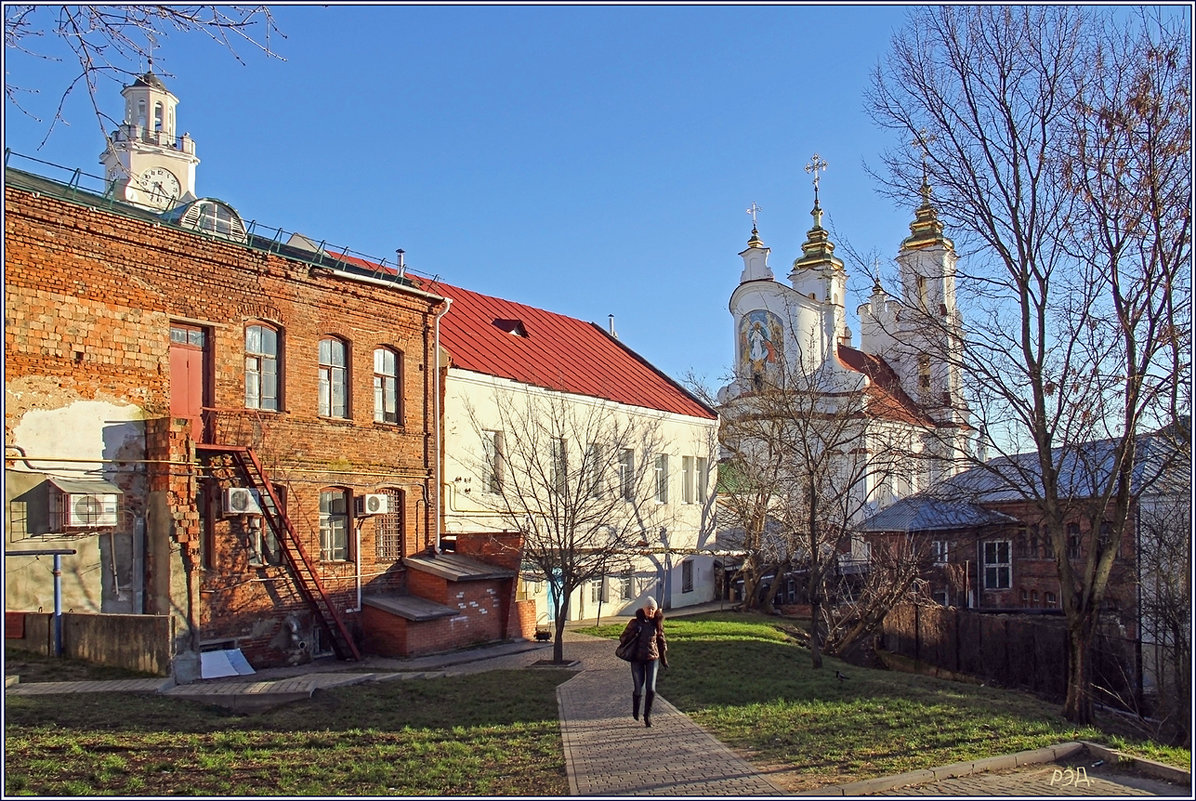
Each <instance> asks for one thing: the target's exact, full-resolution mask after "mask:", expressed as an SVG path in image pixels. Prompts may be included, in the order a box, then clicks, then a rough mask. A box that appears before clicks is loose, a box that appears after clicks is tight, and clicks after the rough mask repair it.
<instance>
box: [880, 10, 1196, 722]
mask: <svg viewBox="0 0 1196 801" xmlns="http://www.w3.org/2000/svg"><path fill="white" fill-rule="evenodd" d="M1179 16H1182V15H1170V16H1169V15H1167V13H1166V12H1165V11H1162V12H1160V11H1159V10H1158V9H1156V10H1155V12H1150V11H1146V10H1139V11H1132V10H1128V9H1113V10H1111V11H1104V10H1095V9H1092V8H1082V7H1076V6H1024V7H1010V6H969V7H963V6H935V7H928V8H924V9H919V10H916V11H914V12H911V16H910V19H909V22H908V25H907V26H906V28H905V29H904V30H903V31H902V32H901V34H900V35H898V36H896V37H894V39H893V43H892V49H891V52H890V54H889V56H888V57H887V59H886V61H885V62H884V63H882V64H881V65H880V66H879V67H878V68H877V70H876V73H875V79H874V83H873V88H872V90H871V92H870V95H869V98H868V102H869V106H870V109H871V112H872V114H873V117H874V119H875V120H877V122H878V123H879V124H881V125H882V126H885V127H888V128H890V129H893V130H895V131H897V132H899V133H900V135H901V137H902V139H903V140H904V141H906V142H909V141H911V140H913V141H916V142H917V143H918V144H919V146H920V147H919V149H918V150H917V151H916V152H915V151H913V150H911V149H908V148H902V149H895V150H894V151H893V152H892V153H890V154H888V155H887V156H886V158H885V162H886V166H887V167H888V172H889V175H888V176H887V177H885V178H883V179H882V181H883V182H884V183H885V185H886V186H887V188H888V190H889V191H890V192H892V193H893V195H894V196H901V197H906V198H908V197H910V196H912V195H913V193H914V192H916V191H918V187H919V186H925V185H932V186H933V187H934V193H935V195H934V196H935V204H936V206H937V208H938V210H939V212H940V213H941V214H942V215H943V217H944V221H945V222H946V223H947V225H948V227H949V229H950V230H952V231H953V232H959V234H958V235H959V236H962V237H966V238H967V239H968V241H969V242H970V243H971V245H972V246H973V252H971V253H970V254H969V255H968V257H967V258H965V259H964V260H963V264H964V267H963V268H961V269H960V270H959V272H958V274H957V277H958V282H959V292H960V297H961V306H962V305H965V304H966V305H967V306H968V307H969V318H970V324H969V326H968V332H967V333H968V336H967V339H966V345H965V347H964V348H962V349H961V350H960V351H959V364H958V367H959V368H960V370H961V371H962V373H963V375H964V377H965V379H966V382H967V385H968V390H969V397H970V400H971V401H972V403H973V404H975V406H974V411H975V412H976V416H977V418H979V420H981V421H982V422H983V424H984V425H985V426H986V429H987V431H986V433H987V443H988V445H989V446H990V447H992V448H994V449H996V452H997V453H998V454H1002V455H1008V454H1012V453H1015V452H1019V451H1023V452H1031V453H1035V454H1037V457H1038V458H1037V460H1036V462H1034V463H1033V464H1031V465H1029V467H1028V469H1026V470H1024V471H1022V474H1011V475H1010V474H1007V475H1004V476H1002V478H1004V479H1005V480H1007V481H1008V483H1009V486H1010V487H1011V488H1013V489H1016V490H1018V491H1020V492H1022V493H1023V494H1024V496H1025V497H1026V498H1027V499H1028V500H1031V501H1032V502H1033V503H1034V504H1035V505H1036V507H1037V509H1038V510H1039V511H1040V512H1041V515H1042V519H1043V521H1044V524H1045V526H1046V529H1047V532H1048V535H1049V537H1050V540H1051V544H1052V546H1053V550H1054V553H1055V556H1056V565H1057V568H1058V573H1059V579H1060V584H1061V587H1062V592H1061V605H1062V607H1063V610H1064V612H1065V614H1066V618H1067V622H1068V638H1069V676H1068V693H1067V698H1066V701H1065V703H1064V710H1063V711H1064V715H1065V716H1066V717H1067V719H1069V720H1071V721H1074V722H1077V723H1086V722H1089V721H1091V719H1092V693H1091V664H1090V659H1089V656H1090V650H1091V643H1092V639H1093V633H1094V630H1095V627H1096V625H1097V622H1098V619H1099V615H1100V610H1101V607H1102V604H1103V601H1104V599H1105V596H1106V589H1107V586H1108V579H1109V575H1110V572H1111V570H1112V567H1113V565H1114V561H1115V559H1116V555H1117V553H1118V551H1119V550H1120V548H1121V543H1122V539H1123V538H1124V536H1125V534H1126V532H1127V531H1128V530H1130V527H1131V523H1130V520H1129V513H1130V509H1131V508H1132V495H1133V492H1134V486H1135V484H1134V480H1135V479H1134V476H1135V468H1136V466H1138V464H1139V460H1138V458H1137V454H1136V451H1135V449H1136V443H1137V442H1138V440H1137V436H1138V435H1139V434H1140V433H1142V432H1143V431H1146V430H1149V429H1151V428H1155V427H1159V426H1161V425H1163V424H1165V423H1167V422H1169V421H1170V420H1174V419H1177V418H1178V417H1181V416H1182V415H1183V414H1185V413H1188V410H1190V396H1189V395H1188V394H1187V393H1186V392H1185V391H1184V387H1186V386H1187V385H1188V383H1189V381H1190V364H1191V345H1190V338H1189V337H1188V335H1187V334H1186V333H1185V332H1186V329H1187V328H1188V323H1189V322H1190V318H1189V317H1188V316H1187V315H1188V306H1189V303H1188V300H1187V299H1188V298H1189V297H1190V282H1191V270H1190V263H1191V206H1192V190H1191V160H1190V159H1191V153H1190V139H1191V127H1190V114H1189V112H1190V107H1191V96H1190V85H1191V39H1190V32H1189V31H1187V30H1186V27H1185V25H1184V24H1183V23H1182V21H1181V20H1180V19H1179ZM969 296H970V302H968V300H969ZM911 313H916V310H911ZM924 324H925V325H926V326H927V327H931V328H932V327H934V326H935V325H936V324H937V323H936V321H935V320H934V319H933V317H932V316H930V315H927V316H926V317H925V320H924ZM1104 439H1108V440H1111V441H1112V442H1113V443H1114V446H1113V448H1112V453H1111V456H1110V457H1109V458H1110V459H1111V463H1110V465H1109V469H1105V470H1101V471H1096V472H1094V473H1092V474H1091V475H1101V476H1103V477H1104V478H1103V479H1102V480H1101V481H1099V482H1098V484H1099V485H1094V486H1090V487H1087V488H1086V490H1085V491H1084V492H1078V491H1077V488H1076V486H1075V484H1074V482H1073V481H1071V480H1070V478H1071V477H1072V476H1074V475H1075V470H1074V469H1073V468H1074V467H1075V466H1076V464H1077V460H1082V458H1083V452H1084V451H1083V447H1082V446H1083V445H1084V444H1085V443H1090V442H1093V441H1096V440H1104ZM981 464H983V463H981ZM1007 464H1008V463H1007ZM1023 464H1024V463H1023ZM1079 495H1085V496H1086V497H1084V498H1082V499H1081V498H1079V497H1078V496H1079ZM1081 500H1082V502H1083V507H1082V508H1080V507H1077V506H1076V505H1075V504H1076V503H1077V502H1078V501H1081ZM1075 514H1084V515H1086V516H1088V517H1089V518H1091V520H1090V523H1091V524H1090V525H1089V526H1087V528H1086V529H1085V532H1086V533H1085V541H1084V543H1083V552H1084V554H1085V558H1084V559H1083V560H1082V563H1080V564H1077V565H1073V564H1072V562H1071V560H1070V559H1069V558H1068V553H1069V549H1068V542H1067V536H1068V535H1067V532H1066V530H1065V520H1066V519H1067V518H1068V517H1069V516H1073V515H1075Z"/></svg>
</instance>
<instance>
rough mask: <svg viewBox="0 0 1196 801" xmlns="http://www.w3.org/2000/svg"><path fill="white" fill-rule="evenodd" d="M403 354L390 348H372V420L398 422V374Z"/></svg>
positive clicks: (401, 417) (399, 410)
mask: <svg viewBox="0 0 1196 801" xmlns="http://www.w3.org/2000/svg"><path fill="white" fill-rule="evenodd" d="M402 367H403V355H402V354H401V353H398V352H396V351H393V350H391V349H390V348H376V349H375V350H374V422H375V423H399V422H401V421H402V419H403V408H402V405H401V403H400V401H401V396H400V395H399V376H400V374H401V372H402Z"/></svg>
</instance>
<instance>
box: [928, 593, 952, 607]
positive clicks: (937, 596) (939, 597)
mask: <svg viewBox="0 0 1196 801" xmlns="http://www.w3.org/2000/svg"><path fill="white" fill-rule="evenodd" d="M930 597H931V598H933V599H934V602H935V603H936V604H938V605H939V606H947V605H948V604H947V591H946V590H934V591H933V592H931V593H930Z"/></svg>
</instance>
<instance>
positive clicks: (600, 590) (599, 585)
mask: <svg viewBox="0 0 1196 801" xmlns="http://www.w3.org/2000/svg"><path fill="white" fill-rule="evenodd" d="M605 600H606V577H605V576H602V577H600V578H596V579H594V580H592V581H591V582H590V602H591V603H595V604H597V603H602V602H603V601H605Z"/></svg>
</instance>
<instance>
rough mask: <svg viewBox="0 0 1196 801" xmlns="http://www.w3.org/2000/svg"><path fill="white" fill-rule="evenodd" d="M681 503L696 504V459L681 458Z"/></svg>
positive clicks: (689, 457)
mask: <svg viewBox="0 0 1196 801" xmlns="http://www.w3.org/2000/svg"><path fill="white" fill-rule="evenodd" d="M681 502H682V503H693V502H694V457H692V456H682V457H681Z"/></svg>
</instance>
